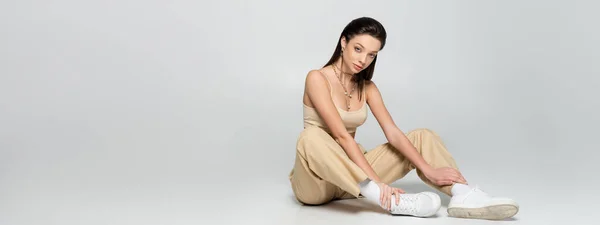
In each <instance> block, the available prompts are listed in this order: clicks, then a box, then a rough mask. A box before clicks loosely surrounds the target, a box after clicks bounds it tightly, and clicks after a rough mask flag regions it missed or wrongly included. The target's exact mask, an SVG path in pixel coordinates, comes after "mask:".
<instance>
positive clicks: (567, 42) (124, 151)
mask: <svg viewBox="0 0 600 225" xmlns="http://www.w3.org/2000/svg"><path fill="white" fill-rule="evenodd" d="M599 6H600V4H599V3H598V2H595V1H541V0H540V1H534V0H527V1H474V0H471V1H368V2H367V1H323V2H321V1H316V0H307V1H295V2H281V1H274V0H273V1H266V0H262V1H232V0H228V1H212V2H205V1H179V0H175V1H136V0H122V1H68V0H56V1H40V0H28V1H2V2H1V3H0V34H1V35H0V224H11V225H13V224H14V225H17V224H19V225H20V224H198V223H199V224H217V223H219V224H221V223H223V224H230V222H231V223H234V224H236V223H238V224H242V223H244V224H247V223H257V224H266V223H273V224H285V223H286V222H290V221H292V222H294V221H295V223H296V224H299V222H298V221H299V220H304V219H306V218H304V217H310V216H306V215H308V214H302V212H303V211H297V210H303V209H297V208H294V207H297V206H296V205H293V204H292V203H291V199H292V198H291V197H290V196H291V195H290V193H291V192H290V190H289V186H288V183H287V180H286V178H287V174H288V173H289V170H290V169H291V167H292V165H293V161H294V150H295V141H296V138H297V135H298V134H299V132H300V131H301V129H302V111H301V110H302V108H301V97H302V91H303V84H304V76H305V75H306V73H307V72H308V71H309V70H311V69H315V68H318V67H320V66H322V65H323V64H324V63H325V62H326V61H327V59H328V58H329V56H330V55H331V53H332V52H333V50H334V47H335V44H336V41H337V37H338V35H339V33H340V32H341V30H342V28H343V27H344V26H345V25H346V24H347V23H348V22H349V21H350V20H352V19H354V18H356V17H360V16H372V17H374V18H376V19H377V20H379V21H380V22H382V23H383V24H384V26H385V27H386V29H387V31H388V34H389V38H388V44H387V46H386V48H385V49H384V50H383V52H382V53H381V54H380V56H379V60H378V64H377V68H376V72H375V76H374V81H375V82H376V83H377V85H378V86H379V87H380V89H381V92H382V94H383V96H384V99H385V102H386V104H387V106H388V109H389V110H390V112H391V113H392V115H393V117H394V119H395V120H396V122H397V123H398V125H399V127H400V128H401V129H402V130H403V131H409V130H411V129H414V128H419V127H427V128H430V129H432V130H435V131H436V132H438V133H439V134H440V135H441V136H442V137H443V139H444V141H445V142H446V144H447V146H448V147H449V149H450V150H451V152H452V153H453V155H454V157H455V158H456V159H457V161H458V163H459V165H460V167H461V169H462V170H463V173H464V174H465V175H466V176H467V179H469V180H470V181H471V182H474V183H478V184H481V185H482V187H483V188H484V189H485V190H487V191H489V192H491V193H493V194H495V195H505V196H509V197H514V198H516V199H517V200H518V201H519V202H520V204H521V205H522V209H521V212H520V214H519V216H520V217H519V220H515V221H511V222H520V221H523V222H524V223H525V222H527V224H531V223H530V222H540V223H543V224H548V223H557V224H561V223H564V222H567V221H569V220H571V219H573V220H577V221H578V222H579V223H586V222H590V221H591V218H592V216H593V215H592V213H593V212H592V208H594V207H596V206H594V205H596V204H597V201H598V197H596V196H595V194H594V193H595V192H594V191H595V190H596V189H597V188H596V187H597V184H598V183H597V178H596V177H597V175H595V173H594V172H595V171H597V169H598V166H597V158H598V155H599V154H598V153H597V151H598V148H597V145H596V143H597V134H598V132H597V128H598V125H600V124H599V120H598V118H597V117H596V116H597V115H598V113H599V112H600V104H599V102H598V100H597V96H598V95H600V93H599V92H598V91H597V90H594V89H593V88H595V87H597V86H598V85H599V84H600V78H598V75H599V74H600V66H599V64H598V63H597V62H598V59H599V55H598V52H600V44H598V40H599V39H600V31H599V29H598V28H597V27H598V24H597V23H598V21H600V16H599V15H598V13H597V9H598V7H599ZM357 139H358V141H359V142H361V143H362V144H363V145H364V146H365V147H367V148H372V147H375V146H376V145H378V144H381V143H384V142H385V141H386V140H385V137H384V136H383V134H382V132H381V129H380V128H379V127H378V125H377V123H376V121H375V119H374V118H373V117H372V115H369V118H368V121H367V123H366V124H365V125H364V126H363V127H362V128H361V129H360V130H359V133H358V136H357ZM407 179H409V180H410V179H412V180H416V181H418V179H415V176H414V174H412V175H411V177H408V178H407ZM402 184H403V183H400V184H399V186H400V187H402ZM406 185H407V186H406V187H407V188H410V185H408V183H407V184H406ZM423 188H426V187H423V186H417V187H416V189H415V190H416V191H420V190H422V189H423ZM409 190H410V189H409ZM261 204H262V205H261ZM286 207H288V208H287V209H289V210H287V209H286ZM269 210H271V211H269ZM286 210H287V211H286ZM249 212H252V213H251V214H248V215H264V216H266V217H264V218H262V217H261V219H258V218H256V217H243V216H242V215H247V214H244V213H249ZM311 213H314V211H311ZM310 215H311V216H315V215H314V214H310ZM550 215H552V216H550ZM350 217H352V215H351V216H350ZM347 220H351V219H348V217H344V219H343V220H342V221H346V222H347ZM386 220H387V219H386ZM207 221H210V222H209V223H206V222H207ZM317 221H321V220H317ZM369 221H370V220H369ZM313 222H314V221H313ZM321 222H322V221H321ZM363 222H366V221H363ZM383 223H384V222H381V223H380V224H383ZM473 223H475V222H473ZM313 224H314V223H313Z"/></svg>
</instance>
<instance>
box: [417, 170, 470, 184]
mask: <svg viewBox="0 0 600 225" xmlns="http://www.w3.org/2000/svg"><path fill="white" fill-rule="evenodd" d="M423 174H424V175H425V177H427V179H429V180H430V181H431V182H432V183H433V184H435V185H438V186H443V185H452V184H454V183H463V184H467V180H466V179H465V178H464V177H463V175H462V174H461V173H460V172H459V171H458V170H456V169H454V168H449V167H443V168H437V169H432V170H430V171H427V172H424V173H423Z"/></svg>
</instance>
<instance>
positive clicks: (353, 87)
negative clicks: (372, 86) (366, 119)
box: [332, 65, 355, 110]
mask: <svg viewBox="0 0 600 225" xmlns="http://www.w3.org/2000/svg"><path fill="white" fill-rule="evenodd" d="M332 67H333V72H334V73H335V76H337V78H338V80H339V81H340V84H342V87H343V88H344V95H346V108H347V109H348V110H350V99H351V98H352V93H353V92H354V90H355V86H354V85H352V90H350V92H348V90H347V89H346V84H345V82H344V80H343V79H342V78H341V76H340V74H338V71H337V69H336V66H335V65H332ZM340 71H341V70H340Z"/></svg>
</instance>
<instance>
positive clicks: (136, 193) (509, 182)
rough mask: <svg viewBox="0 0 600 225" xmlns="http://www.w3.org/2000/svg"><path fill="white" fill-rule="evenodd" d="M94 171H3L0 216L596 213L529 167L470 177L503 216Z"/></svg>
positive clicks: (406, 185)
mask: <svg viewBox="0 0 600 225" xmlns="http://www.w3.org/2000/svg"><path fill="white" fill-rule="evenodd" d="M522 170H523V171H525V168H522ZM23 172H25V173H26V171H23ZM257 172H258V171H257ZM281 172H283V171H281ZM70 174H71V175H73V173H70ZM93 175H94V174H90V176H89V177H86V176H80V177H68V176H64V177H53V178H52V179H47V180H44V178H42V177H38V178H36V179H31V178H32V177H29V178H30V179H28V178H27V177H23V176H21V177H20V178H17V177H7V176H5V177H4V179H3V181H5V182H3V184H2V187H0V190H2V192H0V199H1V202H0V224H3V225H4V224H6V225H25V224H27V225H29V224H45V225H47V224H61V225H65V224H86V225H92V224H123V225H125V224H144V225H148V224H169V225H179V224H310V225H319V224H346V225H352V224H380V225H384V224H568V223H574V224H595V222H593V221H594V220H595V219H597V216H596V215H595V213H596V212H597V204H598V197H597V195H596V192H595V189H596V187H594V186H593V185H586V183H584V182H583V180H577V179H574V178H568V177H561V178H560V180H556V181H551V180H549V179H543V178H540V177H536V176H535V175H533V171H532V173H531V174H530V173H527V172H524V173H514V174H513V173H511V174H510V175H505V174H504V173H498V174H497V176H495V177H493V178H492V177H491V176H483V175H480V174H473V175H472V176H471V177H470V179H471V181H473V180H479V181H481V182H477V183H479V184H480V185H481V186H482V188H483V189H484V190H486V191H488V192H489V193H492V194H494V195H502V196H507V197H512V198H514V199H515V200H517V201H518V202H519V203H520V205H521V210H520V212H519V214H517V216H516V217H515V218H512V219H509V220H506V221H483V220H466V219H457V218H450V217H448V216H447V214H446V211H445V209H446V208H445V206H446V204H447V203H448V200H449V199H448V197H446V196H443V195H442V201H443V208H442V209H441V210H440V211H439V213H438V214H437V215H436V216H434V217H432V218H414V217H399V216H390V215H388V214H386V213H384V212H382V211H381V210H379V209H378V208H377V207H375V206H373V205H371V204H369V203H367V202H365V201H364V200H362V199H352V200H343V201H337V202H334V203H331V204H328V205H324V206H316V207H314V206H302V205H300V204H298V203H297V202H296V201H295V200H294V198H293V195H292V192H291V191H290V187H289V184H288V183H287V181H286V180H285V178H284V177H278V178H275V177H274V176H265V177H261V176H255V177H245V176H240V177H237V178H235V179H233V178H232V177H218V176H212V177H211V176H206V177H205V178H206V179H202V178H199V177H195V176H191V175H190V176H188V177H185V176H179V177H171V178H166V177H162V178H159V177H157V179H156V180H152V179H146V180H141V179H140V178H139V177H138V178H137V180H134V179H129V180H128V179H124V178H126V177H127V175H123V174H120V176H119V177H120V178H119V179H116V178H113V179H110V178H108V174H107V175H105V176H104V177H94V176H93ZM280 175H283V173H280ZM100 179H104V180H103V181H102V182H103V183H99V182H100V181H99V180H100ZM186 180H187V181H186ZM108 181H112V183H111V182H108ZM36 182H37V184H39V185H36ZM41 182H45V183H43V184H42V183H41ZM393 185H394V186H398V187H401V188H403V189H404V190H406V191H408V192H416V191H424V190H432V189H431V188H429V187H428V186H426V185H424V184H423V183H422V182H421V181H420V180H419V179H418V177H416V175H415V173H414V172H411V173H410V174H409V175H407V176H406V177H405V178H404V179H402V180H400V181H398V182H396V183H394V184H393ZM438 193H439V192H438Z"/></svg>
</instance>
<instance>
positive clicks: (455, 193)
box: [366, 129, 519, 220]
mask: <svg viewBox="0 0 600 225" xmlns="http://www.w3.org/2000/svg"><path fill="white" fill-rule="evenodd" d="M406 136H407V137H408V139H409V140H410V142H411V143H412V144H413V145H414V146H415V148H416V149H417V151H418V152H419V153H420V154H421V156H422V157H423V159H424V160H425V161H426V162H427V163H428V164H429V165H431V166H432V167H433V168H441V167H450V168H454V169H457V170H458V167H457V165H456V162H455V160H454V158H453V157H452V155H450V153H449V152H448V151H447V149H446V146H445V145H444V143H443V142H442V140H441V138H440V136H439V135H438V134H437V133H435V132H434V131H432V130H429V129H416V130H413V131H410V132H408V133H407V134H406ZM366 157H367V160H368V161H369V162H370V163H371V165H372V166H373V169H374V170H375V172H376V173H377V174H378V175H379V176H380V177H381V178H382V179H383V180H384V181H385V182H389V183H391V182H394V181H396V180H398V179H400V178H402V177H404V176H405V175H406V174H407V173H408V172H409V171H411V170H413V169H415V167H414V165H412V164H411V163H410V162H409V161H408V160H407V159H406V158H404V157H403V156H402V155H401V154H400V153H399V151H397V150H396V149H395V148H394V147H392V146H391V145H390V144H388V143H386V144H382V145H380V146H378V147H376V148H375V149H373V150H371V151H369V152H367V154H366ZM417 175H418V176H419V178H421V180H423V181H424V182H425V183H427V184H428V185H429V186H431V187H433V188H435V189H437V190H439V191H441V192H443V193H445V194H447V195H449V196H452V199H451V200H450V203H449V205H448V215H449V216H452V217H461V218H474V219H494V220H498V219H505V218H509V217H512V216H514V215H515V214H516V213H517V212H518V211H519V206H518V204H517V203H516V202H515V201H514V200H512V199H508V198H500V197H493V196H490V195H488V194H487V193H485V192H483V191H481V190H480V189H479V188H478V187H477V186H467V185H463V184H455V185H446V186H438V185H435V184H433V183H432V182H431V181H429V180H428V179H427V178H426V177H425V175H424V174H423V173H422V172H421V171H419V170H417ZM454 186H457V187H456V189H455V190H453V187H454Z"/></svg>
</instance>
